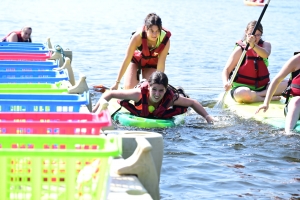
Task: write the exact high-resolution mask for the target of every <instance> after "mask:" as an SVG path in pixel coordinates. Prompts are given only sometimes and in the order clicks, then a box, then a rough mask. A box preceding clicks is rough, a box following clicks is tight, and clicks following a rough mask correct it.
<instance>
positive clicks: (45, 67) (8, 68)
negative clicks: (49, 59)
mask: <svg viewBox="0 0 300 200" xmlns="http://www.w3.org/2000/svg"><path fill="white" fill-rule="evenodd" d="M54 68H58V66H56V65H22V64H16V65H11V64H0V72H7V71H53V69H54Z"/></svg>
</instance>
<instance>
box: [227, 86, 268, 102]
mask: <svg viewBox="0 0 300 200" xmlns="http://www.w3.org/2000/svg"><path fill="white" fill-rule="evenodd" d="M267 86H268V85H265V86H264V87H263V88H261V89H259V90H252V91H255V92H260V91H263V90H265V89H267ZM239 87H246V86H238V87H236V88H233V89H231V90H230V95H231V98H232V99H233V100H234V101H236V100H235V98H234V91H235V90H236V89H237V88H239Z"/></svg>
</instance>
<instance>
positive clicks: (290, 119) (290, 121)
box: [285, 97, 300, 134]
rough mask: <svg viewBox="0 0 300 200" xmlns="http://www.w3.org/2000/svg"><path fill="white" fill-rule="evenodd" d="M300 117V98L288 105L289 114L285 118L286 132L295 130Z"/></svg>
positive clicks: (295, 98)
mask: <svg viewBox="0 0 300 200" xmlns="http://www.w3.org/2000/svg"><path fill="white" fill-rule="evenodd" d="M299 115H300V97H293V98H292V99H291V101H290V102H289V105H288V113H287V115H286V118H285V132H286V133H287V134H290V132H291V131H292V130H293V129H294V128H295V125H296V123H297V120H298V119H299Z"/></svg>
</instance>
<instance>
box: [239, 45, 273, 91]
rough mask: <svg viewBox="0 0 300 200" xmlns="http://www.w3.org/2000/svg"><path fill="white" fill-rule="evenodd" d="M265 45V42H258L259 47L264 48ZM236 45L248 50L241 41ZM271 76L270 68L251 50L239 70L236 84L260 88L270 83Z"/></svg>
mask: <svg viewBox="0 0 300 200" xmlns="http://www.w3.org/2000/svg"><path fill="white" fill-rule="evenodd" d="M263 43H264V42H263V41H262V40H260V41H259V42H258V46H260V47H262V46H263ZM236 44H237V45H239V46H240V47H241V48H242V50H244V49H245V48H246V45H245V44H244V43H243V41H241V40H240V41H238V42H237V43H236ZM269 75H270V73H269V70H268V67H267V66H266V64H265V62H264V60H263V58H262V57H260V56H259V55H258V54H257V53H256V52H255V51H254V50H253V49H249V50H248V51H247V52H246V56H245V58H244V60H243V62H242V64H241V66H240V68H239V71H238V72H237V75H236V77H235V79H234V82H236V83H242V84H246V85H251V86H255V88H259V87H262V86H265V85H267V84H268V83H269V81H270V77H269Z"/></svg>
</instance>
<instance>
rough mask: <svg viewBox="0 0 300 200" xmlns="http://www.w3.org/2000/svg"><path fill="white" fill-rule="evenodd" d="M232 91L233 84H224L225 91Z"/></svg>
mask: <svg viewBox="0 0 300 200" xmlns="http://www.w3.org/2000/svg"><path fill="white" fill-rule="evenodd" d="M230 89H231V84H230V83H229V82H227V83H225V84H224V90H225V91H229V90H230Z"/></svg>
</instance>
